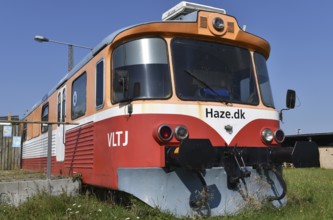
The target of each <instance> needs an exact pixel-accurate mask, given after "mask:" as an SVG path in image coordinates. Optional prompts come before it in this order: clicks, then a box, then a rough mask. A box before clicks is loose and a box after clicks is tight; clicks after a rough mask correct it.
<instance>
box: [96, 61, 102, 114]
mask: <svg viewBox="0 0 333 220" xmlns="http://www.w3.org/2000/svg"><path fill="white" fill-rule="evenodd" d="M103 101H104V60H101V61H100V62H98V63H97V65H96V109H99V108H101V107H102V105H103Z"/></svg>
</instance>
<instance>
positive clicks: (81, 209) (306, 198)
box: [0, 169, 333, 220]
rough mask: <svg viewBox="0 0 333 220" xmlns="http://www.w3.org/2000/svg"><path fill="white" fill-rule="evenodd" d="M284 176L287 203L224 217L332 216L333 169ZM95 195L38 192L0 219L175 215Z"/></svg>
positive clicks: (0, 213) (4, 209)
mask: <svg viewBox="0 0 333 220" xmlns="http://www.w3.org/2000/svg"><path fill="white" fill-rule="evenodd" d="M284 177H285V179H286V181H287V185H288V192H287V196H288V203H287V205H286V207H284V208H281V209H276V208H273V207H272V206H270V205H267V204H266V205H263V206H261V207H256V208H254V209H251V210H247V211H244V212H242V213H239V214H238V215H235V216H224V217H222V219H256V220H259V219H265V220H266V219H269V220H274V219H330V220H331V219H333V170H325V169H285V170H284ZM0 179H1V178H0ZM96 195H97V193H92V194H89V195H88V194H85V195H80V196H76V197H68V196H66V195H61V196H53V197H51V196H48V195H45V194H39V195H37V196H35V197H32V198H30V199H29V200H28V201H27V202H25V203H24V204H22V205H21V206H19V207H11V206H8V205H5V204H0V219H126V220H129V219H131V220H133V219H176V218H174V217H173V216H172V215H168V214H165V213H161V212H159V211H158V210H156V209H152V208H150V207H148V206H147V205H145V204H143V203H142V202H140V201H138V200H136V199H134V198H133V197H126V201H124V200H123V201H120V202H119V201H118V202H115V199H112V198H111V197H113V194H112V196H108V197H105V198H107V199H100V198H99V197H98V196H96ZM110 198H111V199H110ZM197 219H201V218H199V217H198V218H197ZM205 219H209V220H215V219H221V217H211V218H205Z"/></svg>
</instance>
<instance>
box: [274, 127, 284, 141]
mask: <svg viewBox="0 0 333 220" xmlns="http://www.w3.org/2000/svg"><path fill="white" fill-rule="evenodd" d="M274 138H275V141H276V142H278V143H279V144H281V143H282V142H283V141H284V138H285V136H284V132H283V131H282V130H281V129H278V130H276V131H275V133H274Z"/></svg>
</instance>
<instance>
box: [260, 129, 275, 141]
mask: <svg viewBox="0 0 333 220" xmlns="http://www.w3.org/2000/svg"><path fill="white" fill-rule="evenodd" d="M261 137H262V139H263V140H264V141H265V142H271V141H272V140H273V138H274V135H273V132H272V130H271V129H269V128H265V129H264V130H263V131H262V133H261Z"/></svg>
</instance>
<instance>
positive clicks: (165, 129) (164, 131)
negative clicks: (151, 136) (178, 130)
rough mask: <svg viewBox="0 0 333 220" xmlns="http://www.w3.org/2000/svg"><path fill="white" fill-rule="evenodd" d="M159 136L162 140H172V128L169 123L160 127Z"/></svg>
mask: <svg viewBox="0 0 333 220" xmlns="http://www.w3.org/2000/svg"><path fill="white" fill-rule="evenodd" d="M158 136H159V138H160V139H161V140H162V141H170V140H171V138H172V129H171V127H170V126H169V125H161V126H160V127H159V129H158Z"/></svg>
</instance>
